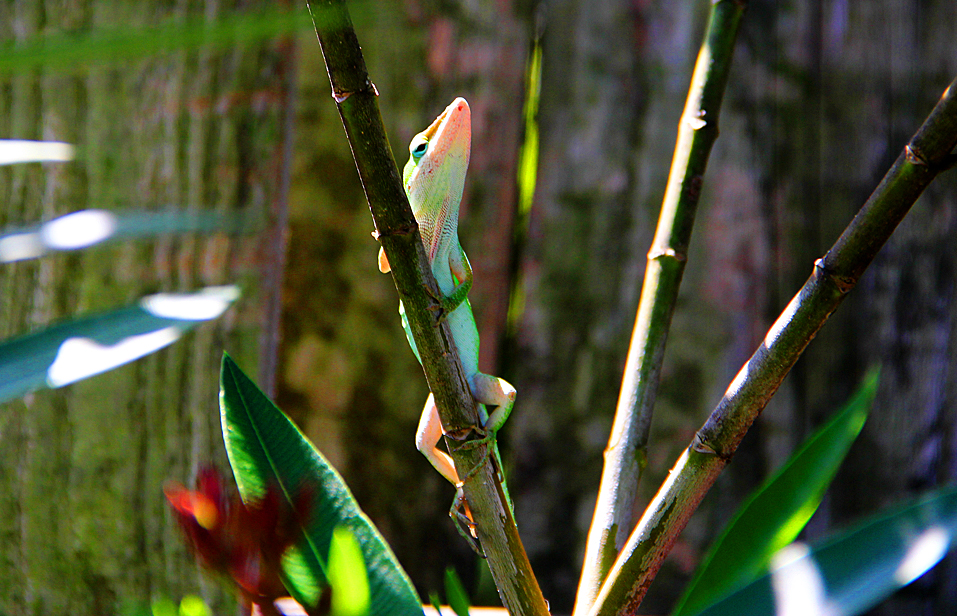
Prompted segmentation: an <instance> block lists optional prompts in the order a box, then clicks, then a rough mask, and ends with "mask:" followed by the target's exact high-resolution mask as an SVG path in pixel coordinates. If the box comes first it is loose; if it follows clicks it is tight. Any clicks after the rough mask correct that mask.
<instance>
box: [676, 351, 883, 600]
mask: <svg viewBox="0 0 957 616" xmlns="http://www.w3.org/2000/svg"><path fill="white" fill-rule="evenodd" d="M877 378H878V372H877V371H876V370H874V371H873V372H871V373H870V374H868V376H867V377H866V378H865V380H864V383H863V384H862V385H861V387H860V388H859V389H858V391H857V393H856V394H855V395H854V397H853V398H852V399H851V401H850V402H848V404H847V405H846V406H845V408H844V409H843V410H842V411H841V412H840V413H838V414H837V415H836V416H835V417H834V418H833V419H832V420H830V421H829V422H828V423H826V424H825V425H824V426H822V427H821V428H819V429H818V430H817V431H816V432H815V433H814V434H813V435H811V437H810V438H808V439H807V440H806V441H805V442H804V444H803V445H802V446H801V447H800V448H799V449H798V450H797V451H796V452H795V453H794V454H793V455H792V456H791V458H790V459H789V460H788V461H787V462H786V463H785V464H784V465H783V466H782V467H781V469H780V470H778V472H777V473H775V474H774V475H773V476H772V477H770V478H769V479H768V480H767V481H766V482H765V483H764V485H762V486H761V487H760V488H758V489H757V490H756V491H755V492H754V494H753V495H752V496H751V497H750V498H749V500H748V501H747V502H746V503H745V504H744V505H742V506H741V509H740V510H739V511H738V513H737V514H736V515H735V517H734V518H733V519H732V520H731V522H730V523H729V524H728V527H727V528H726V529H725V530H724V532H723V533H722V535H721V536H720V537H719V538H718V539H717V541H715V544H714V547H713V548H712V550H711V553H710V554H709V556H708V557H707V559H706V560H705V561H704V563H703V564H702V565H701V566H700V567H699V568H698V571H697V572H696V573H695V577H694V578H693V579H692V581H691V583H690V584H689V585H688V587H687V589H686V590H685V594H684V596H683V597H682V598H681V600H679V602H678V607H677V608H676V609H675V611H674V612H673V614H674V616H686V615H688V614H694V613H695V612H697V611H699V610H701V609H702V608H704V607H706V606H708V605H710V604H711V603H713V602H714V601H716V600H717V599H719V598H721V597H723V596H726V595H727V594H729V593H730V592H732V591H734V590H736V589H738V588H741V587H742V586H745V585H746V584H748V583H750V582H752V581H754V580H755V579H756V578H757V577H758V576H759V575H761V574H762V573H764V572H765V571H767V567H768V563H770V562H771V557H772V556H773V555H774V554H775V553H776V552H777V551H778V550H780V549H781V548H783V547H784V546H786V545H787V544H789V543H791V542H792V541H794V540H795V539H796V538H797V536H798V533H800V532H801V529H803V528H804V525H805V524H807V521H808V520H810V519H811V515H812V514H813V513H814V511H815V510H817V507H818V505H819V504H820V503H821V499H822V498H823V497H824V492H825V491H826V490H827V487H828V486H829V485H830V484H831V481H832V480H833V479H834V475H835V473H837V469H838V468H839V467H840V465H841V463H842V462H843V461H844V457H845V456H846V455H847V451H848V449H850V447H851V444H852V443H853V442H854V440H855V439H856V438H857V435H858V434H860V431H861V428H863V427H864V421H865V420H866V419H867V414H868V411H869V410H870V407H871V402H872V401H873V400H874V394H875V393H876V392H877Z"/></svg>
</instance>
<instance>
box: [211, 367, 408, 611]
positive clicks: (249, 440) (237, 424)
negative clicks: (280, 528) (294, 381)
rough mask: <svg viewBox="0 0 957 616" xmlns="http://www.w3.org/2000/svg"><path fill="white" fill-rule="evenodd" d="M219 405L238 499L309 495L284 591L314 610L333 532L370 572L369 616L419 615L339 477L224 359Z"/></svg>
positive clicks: (400, 574) (401, 576) (402, 577)
mask: <svg viewBox="0 0 957 616" xmlns="http://www.w3.org/2000/svg"><path fill="white" fill-rule="evenodd" d="M220 387H221V391H220V407H221V411H222V422H223V437H224V439H225V441H226V453H227V454H228V455H229V462H230V464H231V465H232V468H233V474H234V475H235V476H236V483H237V485H238V486H239V492H240V495H241V496H242V498H243V500H250V499H251V500H256V499H258V498H262V496H263V495H264V494H265V493H266V491H267V489H268V488H269V486H271V485H272V486H276V487H278V488H279V490H280V493H281V494H282V495H283V496H284V498H286V499H287V500H288V501H289V503H290V505H293V506H294V507H295V502H294V501H295V498H296V495H297V494H301V491H302V490H305V491H306V492H307V493H308V494H310V495H311V497H312V505H311V508H310V509H309V517H308V519H307V520H302V521H301V522H302V528H303V538H302V540H300V541H299V543H298V544H297V545H296V546H295V547H294V548H293V549H291V550H290V552H291V553H290V554H287V557H286V558H285V559H284V562H283V571H284V574H285V576H286V584H287V588H288V590H289V592H290V593H291V594H292V595H293V597H294V598H295V599H296V600H298V601H299V602H300V603H303V604H305V605H312V604H315V601H316V599H317V598H318V596H319V592H320V589H321V588H322V587H324V586H325V585H326V584H327V578H328V573H327V572H328V555H329V547H330V544H331V541H332V533H333V530H334V529H335V528H336V527H337V526H340V525H341V526H345V527H346V528H347V529H348V530H349V531H351V532H352V534H353V535H354V536H355V538H356V540H357V541H358V543H359V546H360V548H361V549H362V555H363V558H364V559H365V564H366V567H367V570H368V573H369V589H370V591H371V606H370V612H369V614H370V615H371V616H378V615H381V616H386V615H400V616H401V615H412V614H415V615H416V616H421V614H422V602H421V601H420V600H419V598H418V596H417V595H416V593H415V590H414V589H413V587H412V583H411V582H410V581H409V578H408V576H407V575H406V573H405V572H404V571H403V570H402V568H401V567H400V565H399V563H398V561H397V560H396V558H395V555H394V554H393V553H392V550H391V549H390V548H389V546H388V545H387V544H386V542H385V540H384V539H383V538H382V536H381V535H380V534H379V532H378V531H377V530H376V528H375V526H373V524H372V522H371V521H370V520H369V518H367V517H366V515H365V514H364V513H363V512H362V510H361V509H359V506H358V504H357V503H356V501H355V499H354V498H353V497H352V494H351V493H350V492H349V488H348V487H347V486H346V484H345V482H343V480H342V477H340V476H339V473H337V472H336V470H335V469H334V468H332V466H331V465H330V464H329V463H328V462H327V461H326V459H325V458H323V456H322V454H320V453H319V451H318V450H316V448H315V447H314V446H313V444H312V443H310V442H309V440H308V439H307V438H306V437H305V436H304V435H303V434H302V432H300V431H299V429H298V428H297V427H296V426H295V424H293V423H292V422H291V421H290V420H289V418H288V417H286V416H285V415H284V414H283V413H282V411H280V410H279V409H278V408H276V406H275V405H274V404H273V403H272V402H271V401H270V400H269V398H267V397H266V396H265V394H263V393H262V391H260V390H259V388H258V387H257V386H256V384H255V383H253V382H252V381H251V380H250V379H249V377H247V376H246V375H245V374H243V372H242V371H241V370H240V369H239V367H238V366H237V365H236V363H235V362H234V361H233V360H232V359H231V358H230V357H229V356H228V355H225V356H224V357H223V366H222V373H221V376H220Z"/></svg>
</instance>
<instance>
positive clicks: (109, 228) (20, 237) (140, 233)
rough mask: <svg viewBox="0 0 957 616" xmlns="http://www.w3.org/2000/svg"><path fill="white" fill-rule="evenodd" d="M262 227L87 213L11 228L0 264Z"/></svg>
mask: <svg viewBox="0 0 957 616" xmlns="http://www.w3.org/2000/svg"><path fill="white" fill-rule="evenodd" d="M257 226H258V225H257V224H256V223H255V221H247V220H246V219H245V217H243V216H241V215H239V214H233V213H226V214H223V213H218V212H208V211H200V212H196V211H188V210H168V211H154V212H148V211H123V212H108V211H106V210H81V211H79V212H72V213H70V214H66V215H64V216H60V217H59V218H54V219H53V220H50V221H47V222H45V223H42V224H39V225H34V226H31V227H21V228H16V229H7V230H5V231H4V232H3V234H2V235H0V263H12V262H14V261H22V260H24V259H36V258H38V257H42V256H43V255H45V254H47V253H49V252H55V251H62V250H79V249H81V248H89V247H90V246H94V245H96V244H100V243H103V242H107V241H122V240H129V239H134V238H138V237H152V236H156V235H163V234H167V233H230V232H237V231H241V230H242V231H247V232H248V231H251V230H255V229H256V228H257Z"/></svg>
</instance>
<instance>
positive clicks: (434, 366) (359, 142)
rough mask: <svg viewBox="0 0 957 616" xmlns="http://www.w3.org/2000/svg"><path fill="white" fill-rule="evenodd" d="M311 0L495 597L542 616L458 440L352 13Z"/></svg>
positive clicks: (500, 506) (469, 413) (460, 380)
mask: <svg viewBox="0 0 957 616" xmlns="http://www.w3.org/2000/svg"><path fill="white" fill-rule="evenodd" d="M310 5H311V6H310V12H311V13H312V16H313V21H314V23H315V26H316V33H317V34H318V36H319V44H320V47H321V48H322V55H323V58H324V59H325V62H326V69H327V70H328V73H329V81H330V82H331V84H332V93H333V98H334V99H335V101H336V105H337V107H338V109H339V116H340V117H341V118H342V124H343V126H344V127H345V130H346V136H347V137H348V139H349V145H350V146H351V147H352V154H353V157H354V158H355V161H356V167H357V168H358V170H359V177H360V179H361V180H362V186H363V190H364V191H365V194H366V199H367V200H368V201H369V207H370V208H371V210H372V217H373V219H374V220H375V226H376V233H377V237H378V239H379V241H380V242H381V243H382V247H383V249H384V250H385V253H386V256H387V257H388V259H389V264H390V265H391V267H392V275H393V279H394V281H395V285H396V289H398V292H399V297H400V299H401V300H402V302H403V304H404V305H405V312H406V316H407V317H408V320H409V324H410V327H411V329H412V335H413V337H414V338H415V343H416V347H417V348H418V350H419V353H420V355H421V357H422V367H423V369H424V371H425V376H426V380H427V381H428V384H429V388H430V389H431V390H432V393H433V394H434V395H435V402H436V406H437V407H438V409H439V416H440V417H441V420H442V425H443V427H444V429H445V432H446V434H448V435H453V436H455V437H457V439H461V440H455V441H454V442H452V443H451V444H452V446H451V447H450V449H451V451H452V458H453V460H454V462H455V465H456V467H457V468H476V469H477V470H476V471H475V473H474V474H473V475H472V476H471V478H470V479H469V480H468V481H466V482H465V486H464V489H465V497H466V499H467V501H468V505H469V508H470V510H471V513H472V517H473V519H474V520H475V524H476V531H477V533H478V538H479V541H480V542H481V544H482V548H483V549H484V551H485V554H486V556H487V557H488V564H489V569H490V570H491V572H492V577H493V579H494V580H495V584H496V586H497V587H498V591H499V596H500V597H501V599H502V603H503V604H504V605H505V607H506V608H507V609H508V611H509V613H511V614H515V615H529V616H531V615H535V616H545V615H547V614H548V609H547V607H546V604H545V599H544V598H543V597H542V592H541V590H540V589H539V587H538V582H537V580H536V579H535V575H534V573H533V572H532V568H531V565H530V564H529V562H528V556H527V555H526V554H525V549H524V547H523V546H522V542H521V540H520V538H519V536H518V529H517V528H516V526H515V520H514V519H513V518H512V514H511V511H510V509H509V507H508V505H507V504H506V500H505V496H504V493H503V490H502V486H501V485H500V483H499V481H498V473H497V472H496V470H495V468H494V466H493V463H492V460H494V458H495V456H491V455H488V454H489V450H488V448H489V446H490V443H483V444H480V445H478V446H476V447H474V448H473V447H462V446H461V445H462V444H463V441H470V440H475V439H477V438H479V435H478V434H477V433H476V431H475V430H474V429H473V428H474V427H475V426H478V425H480V423H479V418H478V406H477V404H476V402H475V400H474V398H473V397H472V393H471V391H470V389H469V386H468V382H467V381H466V379H465V373H464V372H463V370H462V364H461V361H460V360H459V357H458V351H457V350H456V347H455V345H454V344H453V343H452V336H451V334H450V332H449V328H448V324H447V323H446V322H444V321H443V322H442V323H440V324H438V325H436V322H435V316H434V314H435V313H434V312H433V311H431V310H430V309H429V308H430V306H432V307H434V306H435V305H437V302H436V300H435V299H434V298H435V297H441V293H440V292H439V288H438V285H437V284H436V282H435V278H434V277H433V275H432V270H431V268H430V267H429V261H428V257H427V255H426V252H425V248H424V246H423V245H422V240H421V237H420V235H419V228H418V225H417V224H416V221H415V218H414V216H413V215H412V208H411V207H410V206H409V201H408V199H407V197H406V195H405V191H404V190H403V188H402V180H401V176H400V175H399V170H398V168H397V167H396V164H395V160H394V159H393V157H392V149H391V148H390V146H389V142H388V139H387V137H386V133H385V127H384V124H383V122H382V116H381V115H380V113H379V107H378V103H377V102H376V96H377V93H376V90H375V87H374V86H373V85H372V82H371V81H370V80H369V76H368V73H367V71H366V66H365V60H364V59H363V57H362V52H361V50H360V49H359V42H358V39H357V38H356V35H355V31H354V30H353V28H352V20H351V18H350V17H349V13H348V11H347V10H346V7H345V4H344V3H343V2H342V0H313V1H312V2H311V3H310ZM370 264H371V261H370ZM427 289H428V290H429V291H427ZM447 438H448V437H447ZM410 443H411V435H410Z"/></svg>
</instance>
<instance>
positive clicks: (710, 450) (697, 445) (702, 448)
mask: <svg viewBox="0 0 957 616" xmlns="http://www.w3.org/2000/svg"><path fill="white" fill-rule="evenodd" d="M691 449H692V451H695V452H697V453H703V454H704V455H706V456H718V457H719V458H721V459H722V460H728V459H730V458H731V456H723V455H721V454H720V453H719V452H718V450H717V449H715V448H714V447H712V446H711V445H708V444H707V443H705V442H704V439H702V438H701V433H700V432H697V433H695V435H694V438H693V439H692V440H691Z"/></svg>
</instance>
